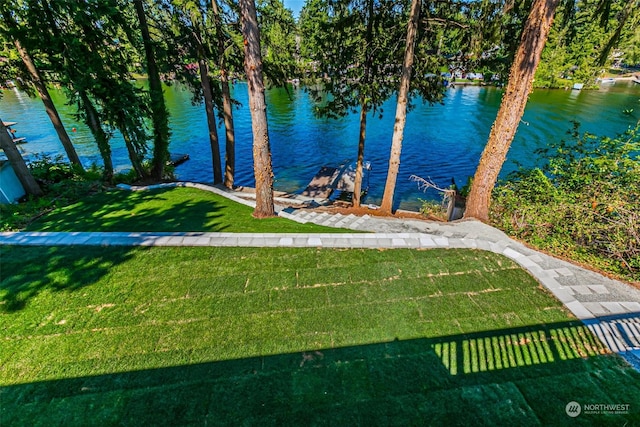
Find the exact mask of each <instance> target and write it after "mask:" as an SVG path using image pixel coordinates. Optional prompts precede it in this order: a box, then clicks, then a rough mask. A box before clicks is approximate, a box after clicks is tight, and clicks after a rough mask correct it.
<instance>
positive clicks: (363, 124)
mask: <svg viewBox="0 0 640 427" xmlns="http://www.w3.org/2000/svg"><path fill="white" fill-rule="evenodd" d="M367 112H368V110H367V105H366V104H365V103H362V105H360V135H359V137H358V159H357V160H356V177H355V179H354V181H353V198H352V203H353V207H355V208H357V207H360V199H361V195H362V175H363V169H364V141H365V138H366V136H367Z"/></svg>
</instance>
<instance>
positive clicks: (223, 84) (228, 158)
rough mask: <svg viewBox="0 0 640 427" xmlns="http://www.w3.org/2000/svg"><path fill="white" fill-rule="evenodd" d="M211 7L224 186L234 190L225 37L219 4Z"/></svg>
mask: <svg viewBox="0 0 640 427" xmlns="http://www.w3.org/2000/svg"><path fill="white" fill-rule="evenodd" d="M211 6H212V8H213V13H214V16H215V22H216V32H217V43H218V68H219V69H220V88H221V90H222V115H223V117H224V129H225V142H226V145H225V171H224V185H225V187H227V188H233V181H234V178H235V169H236V136H235V129H234V125H233V107H232V104H231V91H230V90H229V75H228V71H227V66H226V61H225V59H224V51H225V48H224V37H223V31H222V19H221V16H220V9H219V8H218V2H217V1H216V0H211Z"/></svg>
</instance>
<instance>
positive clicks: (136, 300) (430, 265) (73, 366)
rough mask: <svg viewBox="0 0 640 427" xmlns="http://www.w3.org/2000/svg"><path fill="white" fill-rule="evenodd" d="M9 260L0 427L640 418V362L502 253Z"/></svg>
mask: <svg viewBox="0 0 640 427" xmlns="http://www.w3.org/2000/svg"><path fill="white" fill-rule="evenodd" d="M0 256H1V260H2V282H1V287H0V307H1V309H0V331H2V332H1V334H2V336H1V337H0V339H1V340H2V345H1V346H0V361H1V362H0V363H1V365H0V386H1V387H2V388H1V389H0V425H2V426H5V425H6V426H14V425H29V426H32V425H64V426H73V425H82V426H84V425H114V424H118V425H318V424H323V425H324V424H328V425H625V424H626V425H638V424H640V412H639V411H640V406H639V405H638V403H637V402H640V373H638V372H637V371H635V370H633V369H631V368H630V367H629V365H627V364H626V363H625V362H624V361H622V359H621V358H619V357H617V356H615V355H610V354H607V351H606V350H605V348H604V347H603V346H602V344H601V343H600V342H599V341H598V340H597V339H596V338H594V337H593V336H592V335H591V334H590V333H589V331H588V330H587V329H586V328H585V327H584V326H583V325H582V324H581V323H580V322H578V321H576V320H575V319H574V318H573V317H572V316H571V315H570V314H568V313H567V312H566V310H565V309H564V308H563V307H562V305H561V304H560V303H559V302H558V301H557V300H555V299H554V298H552V297H551V296H550V295H548V294H547V293H546V292H545V291H544V290H542V289H541V287H540V286H539V285H538V283H537V282H536V281H534V280H533V279H532V278H531V277H530V276H528V275H527V274H526V273H525V272H523V271H522V270H521V269H520V268H518V267H517V266H516V265H515V264H514V263H513V262H512V261H510V260H508V259H507V258H505V257H502V256H500V255H496V254H493V253H489V252H483V251H473V250H457V249H450V250H428V251H417V250H404V249H402V250H401V249H398V250H352V249H350V250H332V249H291V248H280V249H260V248H103V247H50V248H44V247H28V248H27V247H0ZM571 401H578V402H580V403H584V404H589V403H593V404H601V403H602V404H609V403H620V404H627V403H628V404H630V411H629V413H626V414H614V415H603V414H599V415H598V414H595V415H594V414H584V415H580V416H579V417H577V418H569V417H568V416H567V414H566V412H565V407H566V405H567V404H568V403H569V402H571Z"/></svg>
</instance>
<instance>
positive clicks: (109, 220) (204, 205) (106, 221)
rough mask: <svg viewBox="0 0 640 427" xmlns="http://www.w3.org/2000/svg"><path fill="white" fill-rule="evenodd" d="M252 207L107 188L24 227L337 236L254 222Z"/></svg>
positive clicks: (208, 197) (179, 191) (313, 228)
mask: <svg viewBox="0 0 640 427" xmlns="http://www.w3.org/2000/svg"><path fill="white" fill-rule="evenodd" d="M252 213H253V209H252V208H250V207H248V206H245V205H241V204H238V203H236V202H233V201H231V200H229V199H227V198H225V197H222V196H219V195H217V194H214V193H210V192H208V191H202V190H199V189H196V188H171V189H161V190H153V191H134V192H130V191H124V190H113V191H108V192H105V193H99V194H95V195H93V196H90V197H87V198H85V199H84V200H82V201H81V202H78V203H75V204H73V205H70V206H66V207H63V208H60V209H57V210H55V211H53V212H51V213H49V214H47V215H44V216H43V217H42V218H40V219H39V220H38V221H36V222H34V223H32V224H31V225H29V227H28V228H27V230H31V231H34V230H37V231H219V232H231V233H244V232H256V233H295V232H299V233H320V232H325V233H327V232H328V233H339V232H341V231H344V230H339V229H335V228H329V227H322V226H319V225H315V224H299V223H296V222H293V221H290V220H287V219H284V218H268V219H262V220H257V219H255V218H253V217H252V216H251V214H252Z"/></svg>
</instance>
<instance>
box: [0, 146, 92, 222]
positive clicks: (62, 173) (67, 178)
mask: <svg viewBox="0 0 640 427" xmlns="http://www.w3.org/2000/svg"><path fill="white" fill-rule="evenodd" d="M29 169H30V170H31V173H32V175H33V177H34V178H35V179H36V181H37V182H38V184H39V185H40V187H41V188H42V190H43V191H44V193H45V194H44V196H42V197H38V198H36V197H25V199H24V200H21V202H20V203H18V204H11V205H0V218H1V219H0V231H13V230H19V229H22V228H24V227H25V226H26V225H27V224H29V223H30V222H32V221H33V220H34V219H36V218H38V217H39V216H41V215H42V214H43V213H46V212H49V211H51V210H53V209H55V208H57V207H60V206H65V205H68V204H71V203H74V202H76V201H78V200H80V199H82V197H84V196H86V195H87V194H91V193H95V192H98V191H102V182H101V176H102V171H101V170H100V169H99V168H97V167H96V166H92V167H91V168H89V169H88V170H87V171H84V170H82V169H80V168H76V167H74V166H72V165H70V164H69V163H66V162H65V161H64V160H63V158H62V157H61V156H57V157H55V158H51V157H50V156H38V157H37V158H36V159H35V160H34V161H32V162H31V163H29Z"/></svg>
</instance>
